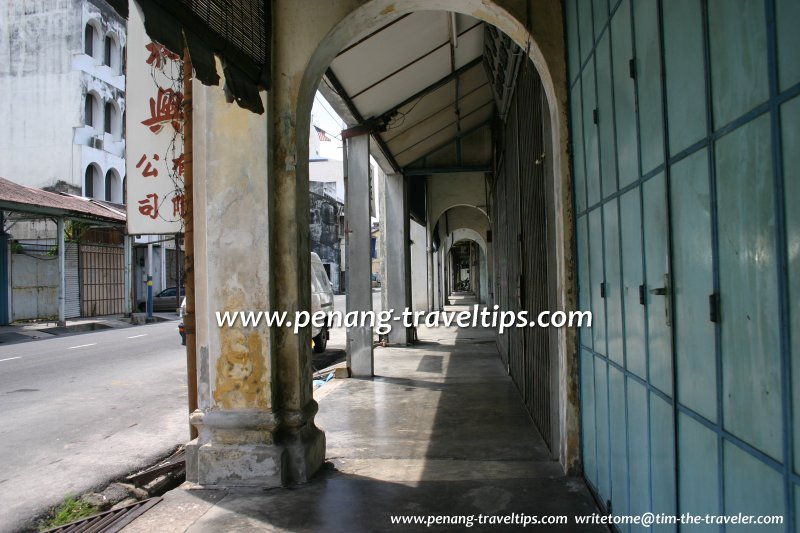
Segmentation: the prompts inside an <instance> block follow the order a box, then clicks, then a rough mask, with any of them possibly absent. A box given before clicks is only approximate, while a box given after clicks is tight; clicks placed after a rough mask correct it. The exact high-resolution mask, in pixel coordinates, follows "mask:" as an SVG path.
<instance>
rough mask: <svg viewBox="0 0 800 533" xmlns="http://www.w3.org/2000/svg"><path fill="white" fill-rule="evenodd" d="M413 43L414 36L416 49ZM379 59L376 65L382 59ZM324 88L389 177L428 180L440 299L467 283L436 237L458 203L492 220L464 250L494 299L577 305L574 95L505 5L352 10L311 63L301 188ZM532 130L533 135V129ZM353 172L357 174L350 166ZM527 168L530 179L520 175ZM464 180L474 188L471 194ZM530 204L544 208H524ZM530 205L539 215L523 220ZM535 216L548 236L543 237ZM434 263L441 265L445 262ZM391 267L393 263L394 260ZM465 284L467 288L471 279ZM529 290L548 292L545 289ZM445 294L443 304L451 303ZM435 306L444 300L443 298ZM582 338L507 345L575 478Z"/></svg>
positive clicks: (303, 110) (505, 354)
mask: <svg viewBox="0 0 800 533" xmlns="http://www.w3.org/2000/svg"><path fill="white" fill-rule="evenodd" d="M432 8H433V9H438V10H441V11H431V9H432ZM441 28H444V29H445V31H446V32H449V36H448V35H447V34H445V38H444V39H442V38H441V37H439V34H438V33H436V32H437V31H438V30H440V29H441ZM408 35H416V36H417V38H415V39H414V42H413V43H410V42H408V41H407V36H408ZM431 35H433V36H435V37H430V36H431ZM376 52H377V53H376ZM403 54H406V55H408V56H410V57H405V56H404V55H403ZM376 56H377V57H380V60H379V62H375V61H373V62H371V61H370V58H371V57H373V58H374V57H376ZM395 56H398V57H395ZM439 65H442V66H443V67H440V66H439ZM484 65H488V66H489V68H488V69H485V68H484ZM473 69H474V70H473ZM364 73H368V74H366V75H365V74H364ZM487 78H488V79H487ZM321 80H322V81H321ZM318 87H319V90H320V91H321V92H322V93H323V95H324V96H325V97H326V99H329V97H330V98H332V99H333V100H334V103H333V106H334V108H336V110H337V112H339V114H340V115H341V116H342V117H343V118H344V119H345V121H346V122H347V124H348V125H349V126H350V127H354V129H357V128H355V127H358V128H361V131H367V132H368V133H369V136H370V142H371V146H374V147H375V148H374V149H373V150H371V154H372V155H373V156H374V157H375V159H376V160H377V161H378V162H379V164H380V165H381V167H382V168H383V170H384V172H386V173H387V174H391V173H396V174H400V175H402V176H403V177H404V179H406V180H408V179H409V178H411V177H418V176H421V177H422V178H421V179H424V180H426V184H427V187H428V189H427V192H426V193H425V194H426V195H427V198H428V200H429V201H430V202H429V203H428V204H427V209H428V216H429V217H430V218H429V220H428V221H427V225H428V231H429V235H430V237H431V242H432V245H433V248H435V247H436V246H437V240H438V241H440V242H439V244H438V245H439V246H443V243H442V242H441V241H443V240H445V239H450V240H451V242H450V243H449V244H448V249H447V251H444V250H442V251H441V252H439V253H438V255H436V253H432V254H430V257H429V268H428V277H429V279H430V278H433V279H435V278H436V277H437V276H438V277H439V281H438V283H439V285H438V286H439V287H440V289H439V290H442V292H446V289H444V288H441V287H443V284H444V283H445V281H446V280H445V278H446V276H450V278H449V279H450V280H456V278H454V277H453V276H452V274H453V271H454V270H455V268H454V265H453V264H451V265H450V266H449V267H448V271H447V272H445V271H444V265H445V264H446V263H448V261H451V262H452V261H453V257H455V256H454V254H451V253H450V251H451V250H450V248H451V247H452V245H453V242H452V239H453V234H452V231H449V230H448V229H447V228H443V229H441V230H439V232H440V234H439V235H434V231H436V230H435V224H436V221H437V219H438V218H439V217H440V216H441V214H442V213H444V212H445V211H447V210H448V209H449V208H450V207H452V206H453V205H469V206H472V209H473V210H475V209H478V210H479V211H482V212H483V214H481V217H483V219H484V221H485V222H486V223H487V224H488V225H489V227H488V228H486V227H484V229H483V230H482V234H483V238H484V239H485V241H486V245H487V249H486V252H484V251H483V249H482V248H481V247H480V246H478V245H477V244H466V245H459V246H458V247H457V248H458V249H461V248H464V250H471V252H470V253H471V254H472V256H471V257H472V259H470V260H468V261H467V263H468V264H469V263H478V264H479V263H480V262H481V254H482V253H483V254H485V256H486V257H485V261H486V268H485V269H484V272H486V273H487V274H488V273H489V271H491V272H493V273H494V279H493V281H492V283H491V290H489V289H488V286H489V285H490V284H489V283H488V279H487V283H485V286H487V290H486V296H485V299H486V300H487V301H489V300H490V298H491V301H493V302H494V303H500V305H501V307H504V308H505V309H507V310H510V311H514V312H521V311H527V310H528V309H527V308H528V307H533V306H532V304H531V298H532V294H536V295H538V296H541V295H542V294H547V295H548V299H547V300H546V301H544V303H543V304H542V303H537V304H536V305H547V306H550V307H552V308H561V309H563V308H570V307H574V303H575V302H574V299H575V298H574V291H572V290H571V289H570V286H571V285H570V283H571V281H568V282H565V280H571V279H573V275H572V273H571V267H570V266H569V265H568V263H567V262H566V261H565V257H567V256H570V255H571V252H570V250H571V249H572V244H571V240H572V230H571V228H570V225H569V221H570V220H571V218H570V217H571V211H572V206H571V203H570V202H568V201H567V199H566V198H565V196H564V194H563V191H564V190H565V189H566V190H569V187H570V185H569V171H568V168H567V165H566V158H565V155H566V152H565V147H566V135H565V134H566V128H565V125H564V123H563V121H564V117H565V116H566V112H565V110H564V107H563V105H564V102H565V99H563V98H562V99H559V98H557V96H556V89H555V84H554V82H553V77H552V75H551V73H550V68H549V65H548V61H547V60H546V59H545V56H544V54H543V52H542V50H541V49H540V48H539V46H538V44H537V42H536V41H535V39H534V38H533V36H532V35H531V34H530V33H529V32H528V30H527V29H526V28H525V27H524V25H523V24H521V23H520V22H519V20H517V19H516V18H514V16H512V15H511V14H509V12H507V11H506V10H505V9H503V8H501V7H499V6H498V5H497V4H495V3H492V2H488V3H487V2H483V1H477V0H474V1H464V2H448V1H444V2H437V3H436V5H435V6H432V5H431V4H430V3H429V2H422V1H417V0H410V1H406V2H399V3H394V4H392V6H391V9H385V5H384V4H382V3H380V2H367V3H365V4H363V5H361V6H360V7H359V8H358V9H356V10H354V11H353V12H351V13H350V15H349V16H347V17H345V18H344V19H343V20H342V22H340V23H338V24H337V25H336V26H335V27H334V28H333V29H332V30H330V31H329V32H328V33H327V35H326V37H325V39H323V40H322V41H321V43H320V44H319V45H318V46H317V48H316V49H315V51H314V53H313V54H312V55H311V58H310V60H309V61H308V63H307V67H306V69H305V71H304V73H303V78H302V82H301V84H300V88H299V96H298V97H297V100H296V101H295V102H293V104H294V105H295V106H296V107H295V109H296V117H295V118H296V124H297V135H296V137H294V138H293V140H294V141H295V142H296V145H295V146H291V147H285V149H286V150H287V151H288V152H289V153H292V154H297V169H296V172H297V180H298V182H299V183H305V181H306V180H307V179H308V163H307V159H308V157H307V156H308V153H309V149H308V143H307V141H308V131H309V129H310V120H309V115H310V109H311V104H312V102H313V99H314V91H315V90H317V88H318ZM561 92H563V91H561ZM337 95H338V96H339V99H338V102H337V101H336V98H337ZM487 95H488V98H487ZM522 121H527V122H533V123H535V127H533V128H527V129H526V128H525V127H523V124H522ZM493 124H494V125H495V126H496V127H499V128H502V129H503V130H505V131H504V134H503V137H502V138H497V137H495V136H494V135H493V134H492V131H493V130H492V125H493ZM376 125H377V126H376ZM412 130H415V131H412ZM358 134H359V132H358V131H356V132H354V135H358ZM523 136H524V137H523ZM512 144H513V145H514V146H515V147H516V148H513V149H512V146H511V145H512ZM487 149H488V150H487ZM484 150H487V151H484ZM524 150H528V152H529V154H525V152H524ZM528 155H531V157H530V160H529V161H528V160H527V156H528ZM495 156H497V157H500V158H502V159H503V161H502V162H498V160H497V159H495ZM523 159H524V161H523ZM347 165H348V168H352V166H351V164H350V162H348V163H347ZM534 167H538V168H534ZM523 171H524V172H525V176H524V177H523V178H519V177H517V178H514V177H513V173H514V172H523ZM437 180H439V181H438V182H437ZM466 180H472V181H473V182H474V183H475V185H474V186H473V187H468V186H466V185H465V184H464V183H465V181H466ZM442 182H447V183H448V186H447V187H446V189H447V190H439V191H438V192H436V193H435V194H437V195H440V196H439V200H441V201H440V202H439V204H440V205H439V206H437V207H435V208H432V207H431V206H432V205H433V201H432V200H431V197H432V193H431V190H433V189H435V188H437V187H439V183H442ZM526 191H527V192H526ZM448 195H450V196H455V197H458V198H460V197H461V196H464V197H467V198H469V199H460V200H459V199H457V200H456V201H454V202H450V205H448V202H447V201H445V200H443V199H444V198H445V197H447V196H448ZM523 198H526V199H535V200H536V201H537V204H536V205H535V206H527V205H520V203H521V202H523V200H522V199H523ZM526 201H527V200H526ZM477 206H480V207H477ZM529 207H530V208H531V209H534V214H535V216H532V217H527V216H526V215H527V213H526V212H525V209H527V208H529ZM489 214H491V222H490V223H489V220H488V215H489ZM472 216H473V217H474V216H475V215H474V214H473V215H472ZM542 217H544V218H542ZM500 219H502V222H500ZM534 220H535V223H536V224H541V231H537V230H536V229H535V228H534ZM509 221H512V222H513V224H514V227H515V231H516V233H515V234H514V235H507V236H504V237H505V239H504V240H503V241H502V242H503V249H502V257H501V252H498V253H497V254H494V253H493V250H494V248H495V246H494V244H495V243H494V242H493V240H494V238H495V236H496V235H497V234H498V233H503V232H505V231H506V227H505V225H506V224H507V223H508V222H509ZM400 222H402V221H400ZM351 224H352V222H351ZM350 227H351V231H353V230H352V225H351V226H350ZM525 247H527V248H525ZM534 249H536V252H534V251H533V250H534ZM465 253H466V252H465ZM455 255H457V256H462V255H463V254H461V253H460V252H459V253H457V254H455ZM437 257H438V261H439V265H436V264H435V263H434V261H436V260H437ZM533 257H536V258H537V259H536V261H539V260H541V259H542V258H547V260H548V261H550V262H549V264H548V266H549V267H550V268H549V270H546V271H544V270H542V269H541V268H540V267H541V265H540V264H539V263H537V262H536V261H534V260H533V259H532V258H533ZM385 261H386V262H388V263H393V262H394V261H393V259H392V258H391V257H389V256H388V253H387V257H386V258H385ZM348 263H349V260H348ZM462 264H463V261H462ZM462 270H463V269H462ZM476 270H478V269H476ZM348 275H349V276H351V274H348ZM526 276H527V277H526ZM530 276H533V279H532V278H531V277H530ZM476 277H479V274H478V275H477V276H476V274H474V273H473V274H472V279H470V280H469V284H470V288H471V286H472V285H475V286H477V289H478V292H479V293H480V291H481V284H480V281H479V279H475V278H476ZM463 278H464V276H461V278H460V279H458V281H466V280H464V279H463ZM349 279H351V280H352V277H351V278H349ZM531 283H536V284H537V285H536V288H535V290H533V289H532V287H531V286H530V284H531ZM432 284H435V282H432ZM526 284H527V285H526ZM526 291H527V292H526ZM432 292H433V288H432V289H431V292H430V293H429V294H431V293H432ZM442 296H443V297H442V300H444V297H446V296H447V295H446V294H443V295H442ZM429 300H432V301H434V302H435V300H436V297H435V295H432V297H431V298H429ZM348 310H349V309H348ZM574 336H575V331H574V330H570V331H559V332H557V333H554V334H553V335H552V336H549V335H548V336H546V337H543V338H536V339H532V338H530V337H529V335H528V334H527V332H523V331H522V330H520V331H519V332H515V333H513V334H511V335H507V336H506V337H504V339H505V340H501V339H498V344H499V349H500V351H501V356H502V359H503V362H504V364H505V365H506V366H507V368H508V370H509V372H510V373H511V374H512V377H513V379H514V382H515V384H516V386H517V388H518V390H519V392H520V394H521V395H522V397H523V398H524V402H525V405H526V407H527V408H528V410H529V412H530V413H532V418H534V420H535V423H536V426H537V428H538V429H539V431H540V433H541V434H542V435H543V438H544V439H545V442H546V445H547V447H548V448H549V449H550V452H551V453H552V454H553V456H555V457H558V458H559V459H560V460H561V462H562V464H563V466H564V468H565V469H567V470H570V469H573V468H574V467H575V465H576V464H578V463H579V450H578V449H577V448H576V443H577V442H578V439H579V435H577V433H576V428H577V427H578V424H577V420H575V419H574V418H573V417H575V416H576V413H577V406H576V403H575V397H576V395H575V393H576V390H577V377H576V376H572V375H566V374H565V373H566V372H568V369H569V368H571V367H573V366H574V361H573V359H574V357H575V356H574V353H573V351H571V350H568V348H567V346H568V344H569V343H571V342H572V339H574ZM543 339H544V340H543ZM534 341H535V342H534ZM533 351H536V353H533Z"/></svg>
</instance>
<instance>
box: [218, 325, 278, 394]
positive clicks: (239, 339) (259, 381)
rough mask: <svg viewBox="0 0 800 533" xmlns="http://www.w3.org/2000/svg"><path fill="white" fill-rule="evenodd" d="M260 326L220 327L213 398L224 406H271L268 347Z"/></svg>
mask: <svg viewBox="0 0 800 533" xmlns="http://www.w3.org/2000/svg"><path fill="white" fill-rule="evenodd" d="M261 336H262V333H261V332H259V331H258V330H254V331H251V332H247V333H245V332H243V331H241V330H239V329H233V328H224V329H222V330H220V348H221V352H222V353H221V354H220V358H219V359H218V360H217V373H216V374H217V375H216V383H215V387H214V400H215V401H216V403H217V404H218V405H219V406H220V407H222V408H224V409H248V408H264V407H269V400H268V398H269V396H268V391H267V368H266V350H264V339H262V337H261Z"/></svg>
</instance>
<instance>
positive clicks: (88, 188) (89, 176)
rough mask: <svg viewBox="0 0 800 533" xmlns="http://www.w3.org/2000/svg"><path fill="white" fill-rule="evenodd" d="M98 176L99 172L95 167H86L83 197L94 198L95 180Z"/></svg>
mask: <svg viewBox="0 0 800 533" xmlns="http://www.w3.org/2000/svg"><path fill="white" fill-rule="evenodd" d="M96 175H97V171H96V170H95V168H94V166H92V165H89V166H88V167H86V174H85V175H84V178H83V195H84V196H86V197H87V198H94V180H95V177H96Z"/></svg>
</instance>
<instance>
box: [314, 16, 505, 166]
mask: <svg viewBox="0 0 800 533" xmlns="http://www.w3.org/2000/svg"><path fill="white" fill-rule="evenodd" d="M484 32H485V28H484V23H483V22H481V21H479V20H477V19H474V18H472V17H469V16H466V15H461V14H458V15H455V16H454V15H453V14H452V13H449V12H442V11H421V12H414V13H411V14H408V15H404V16H401V17H399V18H398V19H396V20H395V21H393V22H392V23H390V24H387V25H386V26H384V27H382V28H379V29H377V30H374V31H372V32H371V33H368V34H367V35H363V36H359V38H357V39H354V40H353V42H351V43H350V44H349V45H348V46H347V47H345V48H344V49H343V50H342V51H341V52H340V53H339V54H338V55H337V56H336V58H335V59H334V61H333V62H332V63H331V67H330V70H329V74H328V77H329V78H331V77H333V78H334V80H333V81H334V83H332V84H328V87H327V89H326V88H325V85H326V84H325V83H323V84H322V87H321V90H322V91H323V93H326V91H327V92H328V94H330V91H331V90H332V88H335V89H338V91H339V93H340V94H339V95H338V96H339V97H341V98H342V99H343V100H344V101H345V102H347V103H348V104H349V106H350V107H351V108H355V110H356V111H357V112H358V114H359V115H360V116H361V117H363V119H364V120H365V122H366V121H369V120H370V119H374V118H376V117H382V116H383V117H384V118H386V119H388V125H387V129H386V131H385V132H382V133H375V134H374V136H375V138H376V140H378V141H379V142H380V143H381V144H383V147H384V148H385V150H383V151H384V152H385V151H388V152H389V153H390V154H391V157H392V158H393V159H394V161H395V162H396V164H397V165H398V166H399V167H400V168H419V167H430V166H431V163H434V164H435V166H437V167H459V166H463V165H465V164H466V163H465V161H464V158H463V154H462V149H461V148H462V146H461V144H462V139H465V138H467V137H470V136H471V137H472V138H473V139H474V138H478V139H486V138H489V139H490V138H491V136H490V134H489V133H490V131H491V126H490V123H491V120H492V118H493V116H494V113H495V111H494V98H493V94H492V89H491V85H490V83H489V79H488V77H487V74H486V69H485V67H484V66H483V61H482V57H483V50H484ZM453 34H455V35H456V37H455V39H454V38H453ZM341 93H344V94H341ZM337 111H338V109H337ZM354 114H355V113H354ZM352 125H355V124H351V126H352ZM482 130H485V131H482ZM476 133H477V135H476ZM476 144H477V146H476ZM483 145H485V146H483ZM445 154H449V155H445ZM433 155H435V157H434V158H433V160H432V161H427V159H428V158H429V157H430V156H433ZM491 156H492V153H491V143H490V142H489V143H474V142H473V143H472V146H471V148H470V154H469V164H470V165H489V164H490V163H491ZM387 170H388V169H387Z"/></svg>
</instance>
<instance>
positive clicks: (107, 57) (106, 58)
mask: <svg viewBox="0 0 800 533" xmlns="http://www.w3.org/2000/svg"><path fill="white" fill-rule="evenodd" d="M113 50H114V40H113V39H112V38H111V36H110V35H106V48H105V53H104V55H103V64H104V65H106V66H108V67H110V66H111V52H112V51H113Z"/></svg>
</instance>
